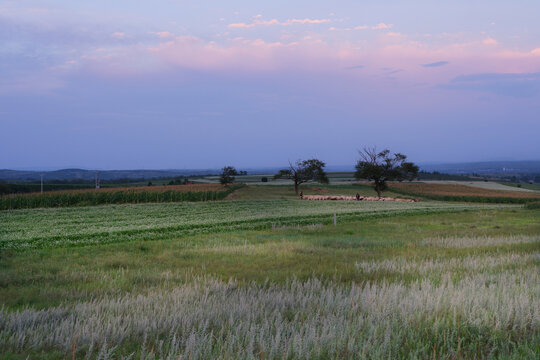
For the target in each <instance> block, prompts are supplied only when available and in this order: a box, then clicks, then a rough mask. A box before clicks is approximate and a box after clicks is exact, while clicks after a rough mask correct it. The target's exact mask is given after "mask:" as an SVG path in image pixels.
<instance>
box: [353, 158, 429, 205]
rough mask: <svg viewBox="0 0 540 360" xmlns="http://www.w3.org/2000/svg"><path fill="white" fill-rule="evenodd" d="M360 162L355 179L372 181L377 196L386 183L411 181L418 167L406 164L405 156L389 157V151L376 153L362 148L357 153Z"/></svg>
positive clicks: (357, 164)
mask: <svg viewBox="0 0 540 360" xmlns="http://www.w3.org/2000/svg"><path fill="white" fill-rule="evenodd" d="M358 153H359V154H360V160H358V162H357V163H356V172H355V174H354V176H355V178H357V179H365V180H369V181H373V187H374V188H375V191H376V192H377V195H378V196H379V197H381V192H382V191H383V190H385V189H386V188H387V181H395V180H397V181H403V180H412V179H414V178H415V177H416V176H417V175H418V166H416V165H415V164H413V163H412V162H406V161H405V160H406V159H407V156H405V155H403V154H400V153H395V154H393V156H391V155H390V150H388V149H385V150H383V151H381V152H377V149H376V148H364V149H363V150H362V151H358Z"/></svg>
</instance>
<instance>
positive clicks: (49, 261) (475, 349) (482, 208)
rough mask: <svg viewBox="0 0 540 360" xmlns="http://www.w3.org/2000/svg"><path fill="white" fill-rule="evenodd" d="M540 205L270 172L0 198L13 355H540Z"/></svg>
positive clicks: (6, 346) (7, 342)
mask: <svg viewBox="0 0 540 360" xmlns="http://www.w3.org/2000/svg"><path fill="white" fill-rule="evenodd" d="M321 189H322V190H321ZM358 189H359V188H357V187H354V186H341V187H318V188H314V187H311V188H309V189H308V188H304V190H305V192H306V193H309V192H315V193H318V192H320V191H328V192H329V193H336V194H337V193H342V194H348V193H354V192H356V191H359V190H358ZM366 191H368V190H366ZM334 214H336V215H337V226H334V225H333V215H334ZM539 219H540V210H538V209H530V210H528V209H524V208H523V207H522V206H518V205H506V206H505V205H503V206H499V205H496V204H493V205H491V204H485V205H484V204H466V203H445V202H433V201H425V202H418V203H392V202H341V201H300V200H297V197H296V195H295V194H294V192H291V190H290V187H269V186H260V187H256V186H248V187H245V188H242V189H239V190H236V192H235V193H234V194H233V196H231V197H230V199H229V200H226V201H215V202H196V203H194V202H184V203H161V204H126V205H107V206H93V207H75V208H51V209H25V210H9V211H0V275H1V276H0V299H1V301H2V304H3V307H2V308H0V353H1V354H3V355H0V357H1V358H8V359H26V358H30V359H37V358H44V359H64V358H90V359H109V358H113V359H122V358H124V359H125V358H129V357H130V356H131V357H130V358H136V359H139V358H141V359H157V358H160V359H162V358H163V359H164V358H170V359H178V358H182V359H184V358H191V359H208V358H225V359H236V358H246V359H249V358H253V359H261V358H264V359H283V358H287V359H293V358H312V359H328V358H372V359H379V358H387V359H388V358H420V359H427V358H430V359H432V358H447V359H453V358H501V359H502V358H519V359H536V358H537V357H538V354H539V353H540V222H539V221H538V220H539Z"/></svg>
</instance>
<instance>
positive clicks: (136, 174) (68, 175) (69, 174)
mask: <svg viewBox="0 0 540 360" xmlns="http://www.w3.org/2000/svg"><path fill="white" fill-rule="evenodd" d="M96 172H97V174H98V176H99V179H101V180H118V179H155V178H163V177H175V176H193V175H209V174H216V173H219V170H216V169H207V170H189V169H186V170H99V171H96V170H85V169H62V170H54V171H21V170H0V180H4V181H13V180H18V181H36V180H40V174H43V177H44V179H47V180H73V179H80V180H86V181H91V180H94V179H95V177H96Z"/></svg>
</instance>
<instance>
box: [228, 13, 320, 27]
mask: <svg viewBox="0 0 540 360" xmlns="http://www.w3.org/2000/svg"><path fill="white" fill-rule="evenodd" d="M261 16H262V15H257V16H255V20H254V21H253V22H252V23H244V22H241V23H233V24H229V25H228V27H229V28H231V29H234V28H236V29H246V28H252V27H255V26H270V25H281V26H291V25H306V24H324V23H328V22H330V19H309V18H305V19H289V20H287V21H284V22H280V21H279V20H277V19H271V20H259V19H260V18H261Z"/></svg>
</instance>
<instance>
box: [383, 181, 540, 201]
mask: <svg viewBox="0 0 540 360" xmlns="http://www.w3.org/2000/svg"><path fill="white" fill-rule="evenodd" d="M389 188H390V190H391V191H394V192H397V193H401V194H406V195H410V196H418V197H423V198H426V199H433V200H450V201H476V202H494V203H504V202H509V203H524V202H527V201H531V200H535V199H536V200H539V199H540V193H537V192H519V191H500V190H492V189H486V188H480V187H472V186H465V185H458V184H436V183H424V182H402V183H399V182H394V183H391V184H390V185H389Z"/></svg>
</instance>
